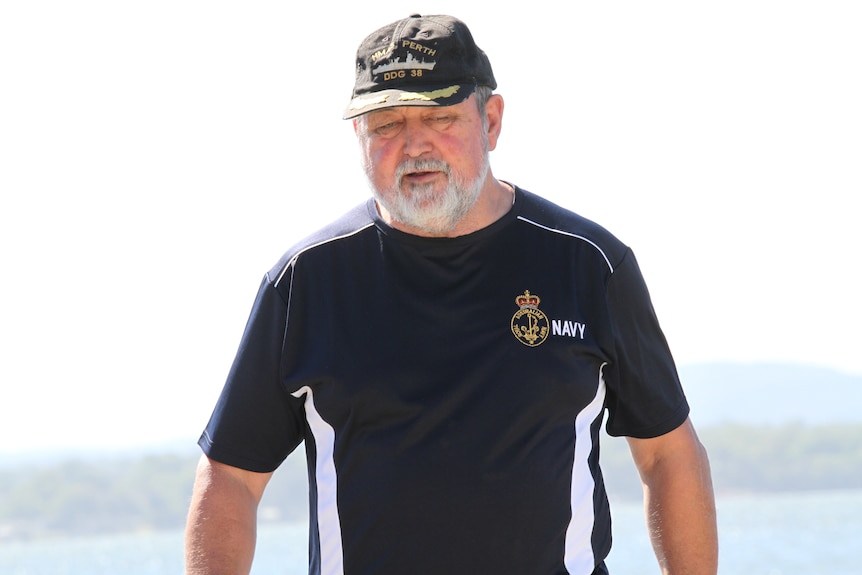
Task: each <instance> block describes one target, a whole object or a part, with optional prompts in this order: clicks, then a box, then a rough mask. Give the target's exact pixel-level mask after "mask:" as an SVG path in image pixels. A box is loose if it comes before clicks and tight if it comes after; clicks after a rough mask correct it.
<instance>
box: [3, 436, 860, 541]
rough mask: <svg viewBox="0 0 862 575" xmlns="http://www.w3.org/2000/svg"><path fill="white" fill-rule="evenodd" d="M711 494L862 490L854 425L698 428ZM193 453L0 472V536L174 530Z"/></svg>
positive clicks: (617, 477)
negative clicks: (710, 478)
mask: <svg viewBox="0 0 862 575" xmlns="http://www.w3.org/2000/svg"><path fill="white" fill-rule="evenodd" d="M700 435H701V440H702V441H703V443H704V444H705V445H706V447H707V450H708V451H709V454H710V460H711V463H712V471H713V480H714V482H715V487H716V491H717V492H718V493H719V494H720V495H721V494H727V493H733V492H775V491H790V490H794V491H799V490H815V489H817V490H823V489H862V473H860V470H862V425H835V426H828V427H805V426H799V425H785V426H780V427H757V426H750V425H723V426H720V427H715V428H710V429H705V430H702V431H701V432H700ZM602 450H603V452H602V461H603V470H604V474H605V480H606V483H607V485H608V491H609V493H610V495H611V499H612V501H613V500H623V499H632V498H638V497H640V483H639V481H638V477H637V472H636V471H635V469H634V466H633V464H632V463H631V458H630V456H629V454H628V448H627V444H626V441H625V440H624V439H618V438H607V437H605V438H604V440H603V443H602ZM197 459H198V456H197V455H196V454H190V455H182V456H181V455H150V456H141V457H138V458H135V459H120V458H112V459H92V460H76V461H66V462H59V463H56V464H50V465H47V464H46V465H41V466H35V465H31V466H28V467H26V468H15V469H0V540H3V539H20V538H31V537H41V536H50V535H69V534H75V535H87V534H96V533H106V532H121V531H126V532H128V531H141V530H161V529H178V528H182V526H183V525H184V523H185V517H186V512H187V510H188V503H189V497H190V495H191V488H192V482H193V479H194V470H195V466H196V464H197ZM307 494H308V479H307V475H306V470H305V461H304V453H302V450H301V449H300V450H298V451H297V453H294V454H293V455H291V457H289V458H288V460H287V461H286V462H285V464H284V465H283V466H282V467H281V468H280V469H279V470H278V471H277V472H276V474H275V477H274V478H273V480H272V482H271V483H270V486H269V488H268V489H267V493H266V495H265V497H264V500H263V502H262V503H261V509H260V518H261V520H262V521H292V520H297V519H301V518H304V517H305V516H306V515H307V505H308V503H307V498H308V496H307Z"/></svg>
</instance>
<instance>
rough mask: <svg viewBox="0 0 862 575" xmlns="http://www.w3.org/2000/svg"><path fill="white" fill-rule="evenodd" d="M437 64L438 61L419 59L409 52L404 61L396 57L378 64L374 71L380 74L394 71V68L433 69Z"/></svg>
mask: <svg viewBox="0 0 862 575" xmlns="http://www.w3.org/2000/svg"><path fill="white" fill-rule="evenodd" d="M436 65H437V62H425V61H423V60H417V59H416V58H414V57H413V54H407V58H406V59H405V60H404V61H403V62H402V61H401V59H400V58H396V59H395V60H393V61H392V62H387V63H386V64H381V65H379V66H377V67H376V68H374V69H373V70H372V72H373V73H374V74H380V73H381V72H392V71H393V70H433V69H434V66H436Z"/></svg>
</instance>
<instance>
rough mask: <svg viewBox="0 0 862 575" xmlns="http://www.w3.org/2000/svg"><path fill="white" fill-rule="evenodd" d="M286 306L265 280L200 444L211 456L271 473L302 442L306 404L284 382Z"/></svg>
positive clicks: (223, 461) (252, 469)
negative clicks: (285, 386)
mask: <svg viewBox="0 0 862 575" xmlns="http://www.w3.org/2000/svg"><path fill="white" fill-rule="evenodd" d="M286 318H287V305H286V303H285V302H284V300H283V299H282V296H281V294H280V293H279V292H278V291H277V290H276V289H275V287H274V286H273V285H272V284H271V282H270V281H269V279H268V277H265V278H264V280H263V282H262V283H261V286H260V289H259V291H258V294H257V298H256V299H255V302H254V306H253V308H252V311H251V315H250V317H249V320H248V323H247V325H246V328H245V332H244V333H243V336H242V340H241V342H240V346H239V349H238V351H237V354H236V357H235V358H234V362H233V365H232V367H231V369H230V372H229V374H228V377H227V381H226V383H225V385H224V388H223V389H222V392H221V396H220V397H219V400H218V402H217V403H216V406H215V409H214V410H213V413H212V416H211V417H210V420H209V423H208V424H207V426H206V428H205V429H204V432H203V434H202V435H201V438H200V440H199V441H198V445H200V447H201V449H203V451H204V453H205V454H206V455H207V456H209V457H210V458H212V459H214V460H216V461H219V462H221V463H225V464H228V465H232V466H234V467H240V468H242V469H247V470H250V471H257V472H269V471H273V470H275V469H276V468H277V467H278V466H279V465H280V464H281V462H282V461H284V459H285V458H286V457H287V456H288V455H289V454H290V452H291V451H293V450H294V449H295V448H296V446H297V445H299V443H300V442H301V441H302V438H303V429H304V426H303V424H302V422H303V421H304V417H303V416H302V409H303V408H302V402H301V400H299V399H296V398H294V397H292V396H291V395H290V394H289V393H288V392H287V390H286V389H285V388H284V386H283V385H282V377H281V371H282V370H281V365H282V351H283V344H284V337H285V326H286V321H287V319H286Z"/></svg>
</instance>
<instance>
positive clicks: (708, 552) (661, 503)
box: [644, 455, 718, 575]
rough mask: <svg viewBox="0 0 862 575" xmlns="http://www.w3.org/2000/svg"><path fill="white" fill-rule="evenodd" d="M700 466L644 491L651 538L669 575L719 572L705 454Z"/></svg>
mask: <svg viewBox="0 0 862 575" xmlns="http://www.w3.org/2000/svg"><path fill="white" fill-rule="evenodd" d="M703 465H705V466H706V467H705V469H704V468H702V469H701V470H689V471H690V472H689V473H680V474H677V475H675V476H672V477H668V478H666V479H665V480H662V481H660V482H658V483H654V484H653V486H651V487H648V488H647V489H646V490H645V492H644V494H645V498H646V500H645V505H646V513H647V523H648V527H649V531H650V538H651V539H652V543H653V548H654V549H655V552H656V557H657V558H658V560H659V564H660V565H661V567H662V572H663V573H666V574H668V575H700V574H703V575H715V573H716V572H717V570H718V537H717V531H716V520H715V501H714V497H713V491H712V482H711V480H710V476H709V467H708V463H706V459H705V455H704V461H703ZM670 473H672V472H670ZM670 473H669V474H670Z"/></svg>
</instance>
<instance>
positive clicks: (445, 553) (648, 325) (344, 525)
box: [187, 15, 717, 575]
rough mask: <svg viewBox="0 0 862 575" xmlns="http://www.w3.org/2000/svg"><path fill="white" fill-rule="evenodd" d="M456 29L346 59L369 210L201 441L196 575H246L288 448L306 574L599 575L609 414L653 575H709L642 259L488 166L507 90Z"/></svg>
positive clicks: (388, 40)
mask: <svg viewBox="0 0 862 575" xmlns="http://www.w3.org/2000/svg"><path fill="white" fill-rule="evenodd" d="M494 88H496V82H495V80H494V76H493V73H492V70H491V65H490V63H489V61H488V58H487V57H486V55H485V54H484V52H482V51H481V50H480V49H479V48H478V47H477V46H476V44H475V42H474V41H473V38H472V35H471V34H470V32H469V30H468V29H467V27H466V26H465V25H464V24H463V23H462V22H460V21H459V20H457V19H455V18H452V17H449V16H428V17H421V16H418V15H416V16H411V17H409V18H406V19H404V20H400V21H398V22H395V23H392V24H390V25H388V26H385V27H383V28H381V29H380V30H378V31H376V32H374V33H373V34H371V35H370V36H369V37H368V38H367V39H366V40H365V41H364V42H363V43H362V45H361V46H360V47H359V50H358V53H357V77H356V84H355V87H354V93H353V98H352V100H351V102H350V105H349V106H348V109H347V111H346V113H345V117H346V118H348V119H353V122H354V127H355V131H356V135H357V137H358V140H359V145H360V149H361V157H362V163H363V166H364V168H365V172H366V174H367V177H368V181H369V183H370V187H371V190H372V194H373V198H372V199H370V200H369V201H368V202H367V203H365V204H363V205H361V206H358V207H357V208H356V209H354V210H353V211H351V212H350V213H348V214H347V215H345V216H343V217H342V218H340V219H338V220H337V221H335V222H334V223H333V224H331V225H329V226H328V227H326V228H325V229H323V230H321V231H320V232H318V233H317V234H315V235H314V236H312V237H310V238H308V239H307V240H305V241H303V242H301V243H300V244H298V245H296V246H294V247H293V248H292V249H290V250H289V251H288V252H287V253H286V254H285V256H284V257H283V258H282V260H281V261H279V262H278V263H277V264H276V265H275V267H273V268H272V270H270V271H269V272H268V273H267V274H266V276H265V277H264V279H263V282H262V284H261V287H260V291H259V293H258V297H257V300H256V301H255V304H254V307H253V310H252V313H251V318H250V320H249V323H248V326H247V328H246V332H245V334H244V336H243V340H242V344H241V346H240V349H239V351H238V353H237V356H236V358H235V361H234V365H233V368H232V369H231V371H230V374H229V376H228V380H227V383H226V384H225V387H224V390H223V392H222V396H221V398H220V400H219V402H218V404H217V406H216V408H215V410H214V412H213V415H212V418H211V420H210V422H209V424H208V425H207V427H206V429H205V431H204V433H203V435H202V437H201V441H200V445H201V447H202V449H203V451H204V454H205V455H204V457H203V458H202V460H201V464H200V466H199V470H198V476H197V480H196V485H195V492H194V497H193V501H192V506H191V510H190V515H189V523H188V528H187V569H188V572H189V573H193V574H210V575H212V574H217V573H231V574H236V573H247V572H248V571H249V568H250V565H251V561H252V556H253V550H254V541H255V525H256V515H255V514H256V509H257V505H258V502H259V500H260V498H261V495H262V494H263V491H264V488H265V486H266V484H267V481H268V480H269V478H270V475H271V473H272V471H273V470H274V469H276V468H277V467H278V465H279V464H280V463H281V462H282V461H283V460H284V458H285V457H286V456H287V455H288V454H289V453H290V452H291V451H292V450H293V449H294V448H295V447H296V446H297V445H298V444H299V443H300V442H301V441H303V440H304V441H305V447H306V452H307V457H308V462H309V469H310V473H309V477H310V516H311V525H310V541H311V545H310V570H309V572H310V573H319V574H322V575H332V574H346V575H370V574H382V575H403V574H405V573H410V574H411V575H416V574H428V575H453V574H463V575H477V574H492V573H493V574H495V575H499V574H512V575H552V574H562V573H570V574H573V575H590V574H602V573H607V572H608V571H607V568H606V567H605V564H604V559H605V558H606V556H607V554H608V552H609V551H610V546H611V531H610V510H609V505H608V501H607V497H606V494H605V488H604V483H603V479H602V474H601V471H600V467H599V461H598V458H599V448H598V438H599V429H600V425H601V423H602V421H603V417H604V414H605V412H606V411H607V413H608V423H607V429H608V431H609V432H610V433H611V434H614V435H624V436H627V437H628V438H629V442H630V446H631V451H632V454H633V456H634V460H635V462H636V464H637V466H638V469H639V471H640V474H641V477H642V480H643V483H644V492H645V497H646V504H647V507H648V520H649V523H650V532H651V534H652V539H653V544H654V547H655V550H656V554H657V557H658V561H659V564H660V566H661V570H662V572H663V573H676V574H686V575H692V574H695V575H696V574H715V572H716V561H717V559H716V555H717V551H716V547H717V543H716V528H715V511H714V501H713V495H712V487H711V481H710V473H709V466H708V462H707V457H706V454H705V452H704V450H703V447H702V446H701V444H700V442H699V441H698V439H697V436H696V434H695V432H694V429H693V427H692V424H691V422H690V420H689V418H688V404H687V403H686V400H685V396H684V394H683V391H682V388H681V386H680V383H679V379H678V377H677V373H676V370H675V367H674V363H673V360H672V358H671V354H670V352H669V351H668V349H667V344H666V342H665V339H664V337H663V335H662V333H661V330H660V328H659V326H658V322H657V320H656V318H655V315H654V313H653V309H652V306H651V304H650V301H649V296H648V293H647V289H646V287H645V285H644V283H643V280H642V277H641V274H640V272H639V270H638V266H637V263H636V261H635V257H634V255H633V254H632V252H631V251H630V250H629V249H628V248H627V247H626V246H625V245H623V244H622V243H621V242H619V240H617V239H616V238H615V237H614V236H613V235H611V234H610V233H609V232H607V231H606V230H604V229H603V228H601V227H600V226H598V225H596V224H595V223H592V222H590V221H588V220H585V219H583V218H581V217H579V216H577V215H576V214H574V213H571V212H569V211H566V210H564V209H562V208H560V207H558V206H556V205H553V204H551V203H549V202H547V201H545V200H543V199H541V198H540V197H538V196H536V195H533V194H531V193H529V192H527V191H525V190H523V189H521V188H519V187H517V186H515V185H512V184H509V183H506V182H504V181H501V180H497V179H496V178H495V177H494V176H493V175H492V173H491V169H490V166H489V161H488V153H489V151H491V150H493V149H494V148H495V147H496V145H497V140H498V138H499V135H500V130H501V121H502V117H503V100H502V98H501V97H500V96H499V95H496V94H493V89H494Z"/></svg>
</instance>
